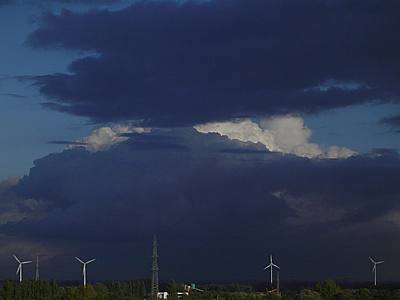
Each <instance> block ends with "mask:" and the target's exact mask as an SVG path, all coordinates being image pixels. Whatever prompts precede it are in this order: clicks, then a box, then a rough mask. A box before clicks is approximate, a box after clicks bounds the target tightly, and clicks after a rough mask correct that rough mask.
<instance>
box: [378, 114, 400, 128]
mask: <svg viewBox="0 0 400 300" xmlns="http://www.w3.org/2000/svg"><path fill="white" fill-rule="evenodd" d="M381 122H382V123H383V124H385V125H388V126H390V127H395V128H400V115H396V116H391V117H387V118H383V119H382V120H381Z"/></svg>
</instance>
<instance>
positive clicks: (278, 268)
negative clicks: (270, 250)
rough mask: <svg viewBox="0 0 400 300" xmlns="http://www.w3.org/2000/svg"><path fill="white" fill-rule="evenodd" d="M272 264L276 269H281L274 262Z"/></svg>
mask: <svg viewBox="0 0 400 300" xmlns="http://www.w3.org/2000/svg"><path fill="white" fill-rule="evenodd" d="M272 266H274V267H275V268H278V269H281V268H279V267H278V266H277V265H275V264H272Z"/></svg>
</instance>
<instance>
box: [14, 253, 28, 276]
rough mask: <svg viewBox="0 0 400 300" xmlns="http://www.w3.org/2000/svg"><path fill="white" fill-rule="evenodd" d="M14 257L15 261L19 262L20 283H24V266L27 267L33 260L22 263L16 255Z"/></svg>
mask: <svg viewBox="0 0 400 300" xmlns="http://www.w3.org/2000/svg"><path fill="white" fill-rule="evenodd" d="M13 256H14V258H15V260H16V261H17V262H18V264H19V265H18V269H17V274H18V273H19V282H22V266H23V265H25V264H30V263H31V262H32V261H31V260H28V261H20V260H19V259H18V257H17V256H16V255H15V254H13Z"/></svg>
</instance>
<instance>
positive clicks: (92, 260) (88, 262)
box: [86, 259, 96, 264]
mask: <svg viewBox="0 0 400 300" xmlns="http://www.w3.org/2000/svg"><path fill="white" fill-rule="evenodd" d="M95 260H96V259H91V260H89V261H87V262H86V264H90V263H91V262H94V261H95Z"/></svg>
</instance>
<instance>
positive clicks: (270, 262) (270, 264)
mask: <svg viewBox="0 0 400 300" xmlns="http://www.w3.org/2000/svg"><path fill="white" fill-rule="evenodd" d="M268 268H271V285H272V271H273V270H272V269H273V268H277V269H280V268H279V267H278V266H277V265H275V264H274V263H273V261H272V255H270V256H269V265H268V266H266V267H265V268H264V270H266V269H268Z"/></svg>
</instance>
